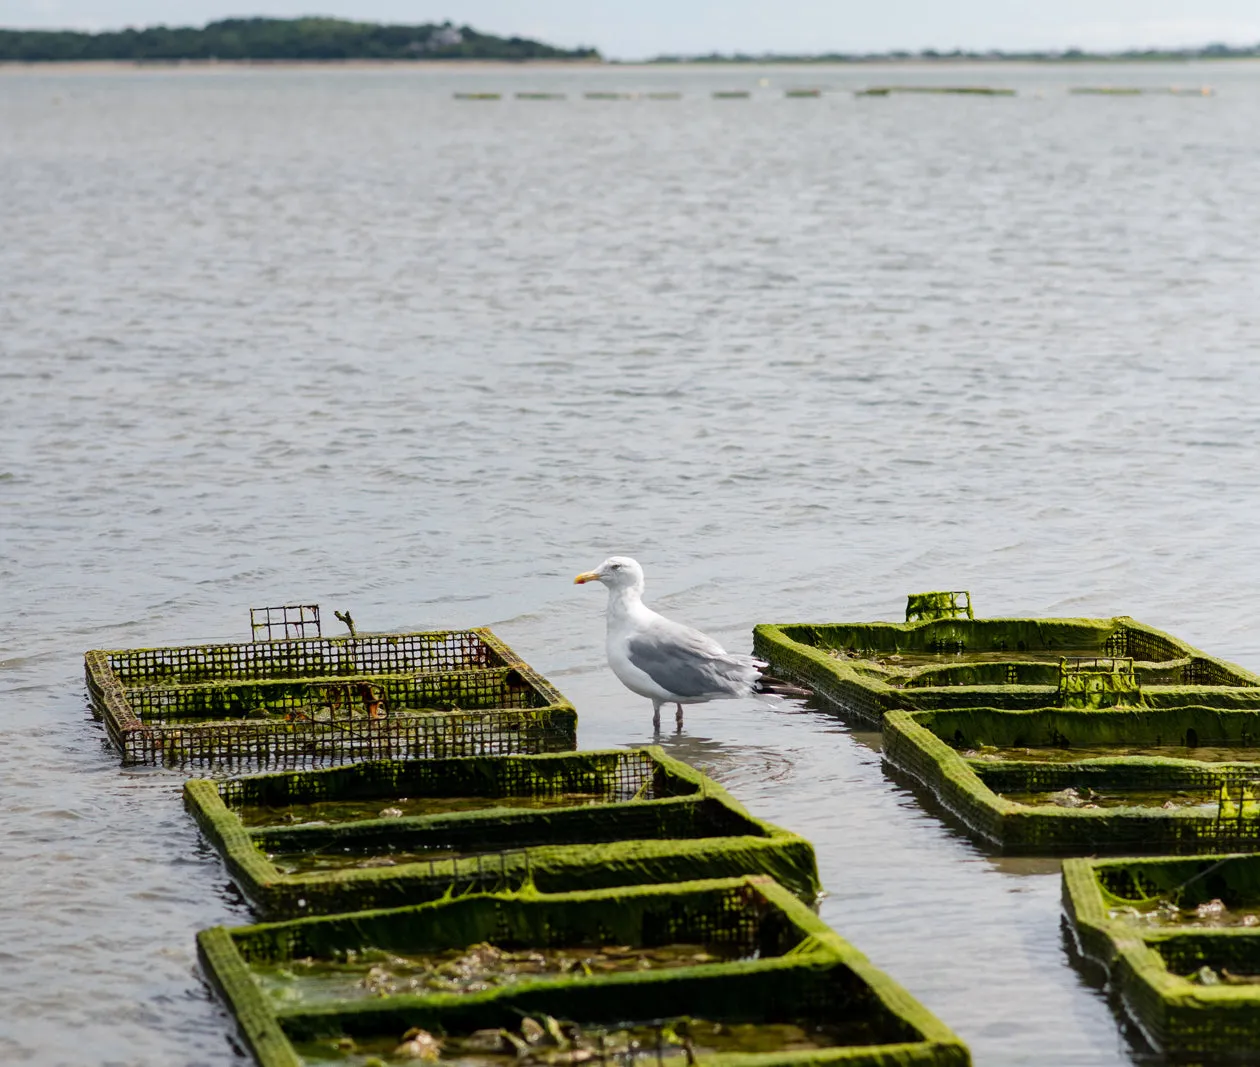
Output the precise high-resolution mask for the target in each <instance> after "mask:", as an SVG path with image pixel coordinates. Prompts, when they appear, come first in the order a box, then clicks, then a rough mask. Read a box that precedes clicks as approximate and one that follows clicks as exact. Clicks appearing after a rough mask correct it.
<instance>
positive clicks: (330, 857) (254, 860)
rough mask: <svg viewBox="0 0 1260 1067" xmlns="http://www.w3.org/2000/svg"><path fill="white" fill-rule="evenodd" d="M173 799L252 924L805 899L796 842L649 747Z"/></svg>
mask: <svg viewBox="0 0 1260 1067" xmlns="http://www.w3.org/2000/svg"><path fill="white" fill-rule="evenodd" d="M184 799H185V804H186V806H187V807H188V809H189V811H190V812H191V813H192V815H193V816H194V818H195V819H196V820H197V822H198V824H199V825H200V826H201V828H202V831H203V832H204V833H205V835H206V837H207V838H208V839H209V840H210V842H211V843H212V844H213V845H214V847H215V848H216V849H218V850H219V852H220V853H221V854H222V855H223V857H224V861H225V863H226V864H227V868H228V871H229V873H230V874H231V876H232V878H233V879H234V880H235V881H236V883H237V885H238V886H239V887H240V888H241V890H242V892H243V893H244V895H245V896H246V897H247V898H248V899H249V900H251V901H252V902H253V903H254V904H255V905H256V906H257V907H259V908H260V909H261V910H262V911H263V913H264V914H267V915H270V916H276V917H282V918H284V917H289V916H293V915H302V914H327V913H330V912H334V911H338V910H348V909H349V910H352V909H357V908H364V907H389V906H397V905H400V904H403V903H407V902H415V901H419V900H426V899H434V898H437V897H441V896H442V895H443V894H445V893H447V892H449V891H452V889H454V890H458V891H461V892H465V891H470V890H473V889H480V890H496V891H497V890H514V889H520V888H521V887H523V886H526V885H529V886H532V887H534V888H536V889H538V890H540V891H542V892H558V891H562V890H571V889H597V888H604V887H607V886H615V885H636V884H642V883H646V882H679V881H688V880H690V879H694V878H698V877H728V876H732V875H742V874H768V875H771V876H772V877H774V878H776V879H777V880H778V881H779V882H780V883H781V884H783V885H785V886H787V887H789V888H790V889H792V890H793V891H794V892H797V893H798V894H800V895H801V896H802V897H804V898H806V899H809V900H813V899H814V897H815V896H816V895H817V893H818V889H819V886H818V874H817V868H816V865H815V860H814V853H813V849H812V848H811V847H810V845H809V842H807V841H805V840H804V839H803V838H801V837H798V836H797V835H795V834H790V833H788V832H787V831H785V830H781V829H780V828H778V827H776V826H772V825H771V824H769V823H765V822H762V821H760V820H758V819H755V818H753V817H752V816H750V815H749V814H748V813H747V812H745V811H744V810H743V808H741V807H740V806H739V805H738V804H737V803H736V802H735V801H734V800H733V799H732V798H731V797H730V796H729V795H728V794H727V793H726V792H725V791H724V790H723V789H722V788H721V787H720V786H718V785H717V784H716V783H715V782H713V781H711V780H710V779H708V778H706V777H705V776H704V775H702V774H700V773H699V772H698V771H695V770H693V769H692V768H690V767H688V766H686V765H685V764H683V763H680V762H678V761H677V760H674V759H671V758H670V757H668V756H666V755H665V753H664V752H662V751H661V750H660V749H659V748H646V749H634V750H614V751H593V752H575V753H565V754H557V755H537V756H512V757H470V758H455V759H441V760H423V761H416V760H411V761H382V762H374V763H363V764H356V765H354V766H351V767H334V768H329V769H326V770H315V771H302V772H293V773H289V774H272V775H257V776H249V777H243V778H234V779H227V780H219V781H210V780H207V779H194V780H192V781H189V782H188V783H186V785H185V787H184Z"/></svg>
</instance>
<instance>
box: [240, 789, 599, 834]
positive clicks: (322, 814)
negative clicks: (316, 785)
mask: <svg viewBox="0 0 1260 1067" xmlns="http://www.w3.org/2000/svg"><path fill="white" fill-rule="evenodd" d="M608 802H609V797H608V796H607V795H606V794H604V793H560V794H555V795H552V796H545V797H377V798H374V799H372V800H359V801H353V800H317V801H313V802H311V803H310V804H286V805H284V806H282V807H270V806H268V805H265V804H242V805H240V807H238V808H234V809H233V810H234V811H236V814H237V815H239V816H240V819H241V822H243V823H244V824H245V825H246V826H292V825H300V824H302V823H343V822H361V821H362V820H364V819H400V818H403V817H415V816H424V815H450V814H453V813H455V812H460V811H485V810H486V809H487V808H524V809H527V810H541V809H546V808H578V807H585V806H587V805H590V804H606V803H608Z"/></svg>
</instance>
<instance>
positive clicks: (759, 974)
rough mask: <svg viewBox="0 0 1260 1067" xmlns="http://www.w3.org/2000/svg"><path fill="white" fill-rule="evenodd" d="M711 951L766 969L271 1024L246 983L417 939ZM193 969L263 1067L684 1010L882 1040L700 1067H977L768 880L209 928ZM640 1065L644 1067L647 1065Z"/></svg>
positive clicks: (699, 969) (727, 969) (505, 993)
mask: <svg viewBox="0 0 1260 1067" xmlns="http://www.w3.org/2000/svg"><path fill="white" fill-rule="evenodd" d="M705 936H708V937H713V936H716V937H718V938H722V939H727V938H733V939H735V943H741V944H742V943H743V942H744V941H745V939H746V941H747V944H748V945H750V946H751V945H753V944H755V945H757V947H758V948H759V949H760V950H761V952H760V956H759V958H756V959H744V960H739V961H733V962H727V963H710V964H699V965H694V966H689V967H682V968H678V969H671V970H667V971H659V970H658V971H646V972H638V973H622V974H616V975H607V976H591V977H586V976H577V977H567V976H566V977H560V976H554V977H539V978H534V979H526V980H523V981H520V982H517V983H513V984H511V985H508V986H504V987H500V988H498V989H493V990H490V991H487V992H478V993H464V994H454V995H452V994H441V993H428V994H415V995H395V996H387V997H384V998H379V999H376V998H373V999H368V1000H356V1001H349V1002H347V1001H341V1002H333V1003H330V1004H320V1005H318V1006H315V1005H312V1006H309V1007H307V1008H302V1007H300V1006H299V1007H292V1008H277V1007H276V1006H275V1004H274V1003H273V1002H272V1001H271V1000H270V999H268V998H267V997H266V996H265V994H264V993H263V992H262V991H261V989H260V988H259V986H258V985H257V983H256V982H255V981H254V979H253V977H252V976H251V974H250V969H249V964H250V961H251V960H259V959H261V960H276V959H280V960H283V959H289V958H293V956H294V955H295V954H297V953H312V952H313V953H321V952H328V951H333V952H336V951H338V950H341V951H344V949H345V948H346V947H350V946H353V945H356V944H362V943H363V942H364V940H365V939H369V938H370V939H374V940H376V941H378V942H379V941H387V942H389V943H391V944H393V945H395V946H396V945H397V944H398V942H399V939H403V940H405V942H406V944H407V945H408V946H409V947H410V948H412V949H414V948H415V947H416V946H417V945H418V944H421V943H423V942H424V941H425V940H426V939H427V940H428V941H429V942H430V943H432V942H434V941H436V942H439V943H442V944H444V945H448V946H451V947H459V946H460V944H461V943H463V944H467V943H469V940H470V939H472V940H473V941H476V940H494V939H500V940H502V939H505V938H510V939H511V940H512V941H513V942H514V943H516V944H519V945H521V946H523V947H547V946H551V945H556V944H557V943H559V944H560V945H563V944H564V943H565V941H564V939H565V938H571V937H577V938H580V939H583V940H585V941H587V942H588V943H589V942H594V943H601V942H604V943H606V942H607V941H609V940H615V941H616V942H618V943H625V944H630V945H645V944H661V943H665V942H667V941H669V940H671V939H688V940H695V939H698V938H699V937H705ZM198 955H199V957H200V959H201V963H202V967H203V970H204V971H205V973H206V975H207V976H208V977H209V979H210V982H211V984H212V985H213V986H214V988H215V989H216V990H217V991H218V992H219V994H220V996H221V997H222V998H223V1000H224V1001H225V1002H226V1004H227V1005H228V1008H229V1010H230V1011H231V1013H232V1014H233V1016H234V1017H235V1019H236V1021H237V1024H238V1026H239V1028H240V1031H241V1033H242V1035H243V1036H244V1038H245V1040H246V1043H247V1044H248V1046H249V1048H250V1050H251V1051H252V1052H253V1054H254V1056H255V1058H256V1059H257V1061H258V1063H259V1064H260V1067H300V1065H301V1064H302V1062H303V1061H302V1060H301V1058H300V1057H299V1056H298V1053H297V1051H296V1050H295V1048H294V1041H295V1040H301V1039H306V1040H312V1039H320V1038H329V1037H337V1036H340V1035H356V1036H364V1035H369V1034H372V1033H374V1032H375V1033H389V1034H401V1033H403V1032H404V1031H406V1030H407V1029H408V1028H409V1027H412V1026H421V1027H424V1028H426V1029H429V1030H431V1031H435V1032H438V1033H441V1032H444V1031H465V1032H467V1031H472V1030H477V1029H482V1028H486V1027H497V1026H507V1027H513V1028H514V1027H516V1026H518V1025H519V1023H520V1019H521V1017H522V1016H524V1015H528V1014H531V1013H532V1014H535V1015H542V1014H549V1015H552V1016H554V1017H557V1018H560V1019H570V1020H576V1021H580V1022H583V1023H587V1024H596V1025H598V1024H600V1023H606V1024H611V1025H614V1026H615V1025H617V1024H619V1023H620V1022H622V1021H624V1020H626V1019H629V1018H641V1019H644V1020H652V1019H656V1020H664V1019H666V1018H669V1017H671V1016H676V1015H677V1014H678V1009H679V1005H686V1006H687V1011H688V1012H689V1013H693V1014H700V1013H702V1012H704V1011H708V1012H709V1013H711V1014H714V1015H717V1016H718V1017H720V1018H725V1019H732V1017H734V1019H739V1018H741V1017H742V1018H744V1019H746V1020H748V1021H758V1020H763V1019H765V1020H770V1019H775V1018H778V1017H782V1016H787V1017H791V1018H799V1017H805V1018H808V1019H811V1020H816V1021H819V1022H829V1021H833V1020H835V1019H836V1018H837V1017H838V1016H841V1015H842V1014H843V1013H846V1012H847V1013H850V1014H851V1015H854V1016H857V1017H859V1018H862V1019H864V1020H865V1021H868V1022H869V1023H870V1024H871V1025H872V1027H873V1028H878V1031H879V1037H880V1038H881V1039H882V1040H877V1042H876V1043H873V1044H867V1045H856V1046H853V1045H850V1046H839V1047H833V1048H823V1049H820V1050H816V1051H814V1050H811V1051H810V1052H809V1053H808V1054H806V1053H802V1052H784V1053H780V1054H775V1053H761V1054H759V1055H755V1056H754V1055H751V1054H737V1055H727V1056H722V1057H706V1058H704V1059H703V1061H702V1062H703V1063H704V1064H706V1065H710V1064H712V1065H718V1064H720V1065H723V1067H743V1065H747V1067H774V1065H778V1064H783V1065H785V1067H786V1065H793V1064H798V1065H801V1067H805V1065H806V1064H819V1065H821V1064H830V1063H837V1064H844V1065H846V1067H894V1065H896V1067H916V1065H922V1067H927V1065H934V1067H947V1065H948V1067H967V1065H969V1064H970V1062H971V1061H970V1056H969V1054H968V1051H967V1048H966V1046H965V1045H963V1044H962V1042H961V1041H960V1040H959V1039H958V1038H957V1037H956V1036H955V1035H954V1034H953V1033H952V1032H950V1031H949V1029H948V1028H947V1027H945V1025H944V1024H943V1023H941V1022H940V1021H939V1020H938V1019H936V1017H935V1016H933V1015H932V1014H931V1013H930V1012H928V1011H927V1009H926V1008H924V1007H923V1006H922V1005H921V1004H919V1003H918V1002H917V1001H916V1000H914V998H913V997H911V996H910V994H909V993H907V992H906V991H905V990H904V989H903V988H902V987H901V986H900V985H898V984H897V983H896V982H894V981H893V980H892V979H891V978H890V977H889V976H888V975H886V974H884V973H883V972H881V971H879V970H877V969H876V968H875V967H873V966H872V965H871V964H870V962H869V961H868V960H867V959H866V957H865V956H863V955H862V954H861V953H860V952H859V951H858V950H857V949H855V948H854V947H853V946H851V945H850V944H848V942H846V941H844V940H843V939H841V938H840V937H839V936H838V935H836V934H835V933H834V932H833V931H832V930H831V929H830V928H829V927H827V926H826V924H825V923H823V922H822V921H821V920H820V919H819V918H818V917H817V916H816V915H815V914H814V913H813V912H812V911H810V909H809V908H807V907H806V906H805V905H803V904H802V903H801V902H800V901H798V900H797V899H795V898H794V897H793V896H792V894H791V893H789V892H788V891H787V890H785V889H784V888H783V887H781V886H779V885H777V884H776V883H775V882H774V881H773V880H771V879H769V878H759V877H752V878H739V879H724V880H709V881H690V882H683V883H680V884H673V885H650V886H636V887H632V888H623V889H611V890H610V889H603V890H595V891H574V892H566V893H558V894H537V893H523V894H499V895H484V894H477V895H473V896H466V897H463V898H460V899H458V900H448V901H440V902H434V903H429V904H421V905H418V906H413V907H408V908H400V909H396V910H378V911H368V912H358V913H354V914H351V915H339V916H334V917H331V918H318V919H300V920H296V921H293V922H288V923H278V924H268V925H262V926H253V927H244V928H237V929H234V930H229V929H225V928H223V927H216V928H214V929H211V930H206V931H203V932H202V933H201V934H199V935H198ZM643 1055H644V1056H645V1057H646V1058H647V1060H648V1062H650V1059H651V1055H652V1053H651V1051H650V1050H645V1051H644V1053H643ZM597 1062H598V1060H595V1061H592V1063H597ZM613 1062H614V1063H620V1062H622V1061H621V1060H620V1059H614V1061H613Z"/></svg>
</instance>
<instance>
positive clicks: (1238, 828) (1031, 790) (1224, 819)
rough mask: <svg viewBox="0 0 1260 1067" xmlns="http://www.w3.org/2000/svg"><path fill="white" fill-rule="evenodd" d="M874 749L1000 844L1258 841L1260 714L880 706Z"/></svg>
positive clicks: (1045, 847)
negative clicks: (879, 738)
mask: <svg viewBox="0 0 1260 1067" xmlns="http://www.w3.org/2000/svg"><path fill="white" fill-rule="evenodd" d="M883 757H884V760H885V765H886V767H887V768H888V770H889V771H890V773H891V774H892V775H893V777H900V778H905V779H909V781H910V783H911V784H912V785H915V786H917V787H919V788H920V789H923V790H926V791H927V792H928V793H930V794H931V796H932V797H933V799H934V800H935V801H936V802H938V803H939V804H941V805H942V806H943V807H944V808H945V810H946V813H947V815H948V817H949V818H950V819H951V820H952V821H955V822H957V823H960V824H961V825H962V826H963V827H964V828H965V829H966V831H967V832H968V833H969V834H970V835H971V836H972V837H973V838H975V839H977V840H979V841H981V842H983V843H985V844H987V845H989V846H992V847H995V848H997V849H999V850H1001V851H1005V852H1011V853H1021V854H1031V855H1071V854H1074V853H1075V854H1081V853H1104V852H1111V853H1115V852H1152V851H1164V852H1171V853H1194V852H1208V851H1212V850H1213V849H1220V848H1229V847H1240V848H1241V847H1246V848H1255V849H1260V781H1258V780H1260V711H1247V710H1241V711H1233V710H1222V709H1220V708H1208V707H1183V708H1144V709H1141V710H1140V711H1138V712H1136V713H1135V712H1134V710H1133V709H1131V708H1125V707H1114V708H1080V709H1068V708H1042V709H1037V710H1020V711H1010V710H1004V709H998V708H972V709H966V710H962V709H959V710H954V709H941V710H937V711H919V712H907V711H890V712H888V713H887V714H886V715H885V716H884V744H883Z"/></svg>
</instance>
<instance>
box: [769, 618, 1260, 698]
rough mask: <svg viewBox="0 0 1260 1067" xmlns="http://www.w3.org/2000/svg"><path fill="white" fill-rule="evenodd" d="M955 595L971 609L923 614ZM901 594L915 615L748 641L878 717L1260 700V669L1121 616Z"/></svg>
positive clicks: (788, 627) (788, 629)
mask: <svg viewBox="0 0 1260 1067" xmlns="http://www.w3.org/2000/svg"><path fill="white" fill-rule="evenodd" d="M959 596H966V597H967V600H966V603H965V611H966V613H967V614H968V617H966V618H962V617H941V618H932V617H926V618H922V617H921V616H922V615H923V614H925V613H926V614H928V615H929V616H930V615H931V614H932V611H931V610H930V609H932V608H935V610H936V611H937V612H939V613H941V614H944V615H946V616H948V615H949V614H950V613H951V612H952V611H958V612H961V611H963V610H964V605H963V604H962V602H958V603H957V604H956V605H955V606H954V607H953V608H951V609H950V611H946V610H945V609H944V608H943V607H942V605H941V604H940V603H937V601H938V600H939V598H944V597H953V598H957V597H959ZM909 600H910V604H909V606H908V608H907V616H910V615H912V614H913V615H915V616H916V619H917V621H912V622H905V623H892V622H878V623H817V624H813V623H790V624H780V625H769V624H763V625H760V626H758V627H756V629H755V630H754V631H753V644H754V649H755V651H756V653H757V655H759V656H761V657H762V658H763V659H765V660H767V661H768V662H769V663H770V666H771V669H772V670H773V671H774V673H775V674H776V675H778V676H780V677H784V678H788V679H791V680H792V681H795V682H800V683H802V684H804V685H807V686H809V687H810V688H812V689H813V690H814V692H815V693H816V694H817V695H818V696H819V697H820V698H822V699H824V700H826V701H828V702H830V703H831V704H833V705H835V706H837V707H838V708H839V709H841V710H842V711H845V712H850V713H853V714H855V715H857V716H858V717H860V718H862V719H865V720H867V721H870V722H875V723H878V721H879V720H880V719H881V718H882V717H883V715H884V713H885V712H887V711H889V710H892V709H907V710H926V709H929V708H967V707H972V708H978V707H984V708H1041V707H1047V706H1051V705H1055V704H1062V705H1064V706H1106V705H1108V704H1136V705H1140V706H1143V707H1155V708H1160V707H1178V706H1182V705H1189V704H1203V705H1209V706H1215V707H1235V708H1260V675H1255V674H1252V673H1251V672H1250V671H1246V670H1243V669H1242V668H1241V667H1237V666H1235V665H1234V664H1232V663H1227V662H1226V661H1224V660H1220V659H1215V658H1213V657H1211V656H1208V655H1207V654H1206V653H1203V652H1200V651H1199V650H1198V649H1195V648H1192V647H1191V646H1189V645H1187V644H1185V643H1184V642H1182V641H1179V640H1178V639H1177V638H1175V637H1173V636H1171V635H1170V634H1166V633H1163V632H1162V631H1160V630H1156V629H1153V628H1152V627H1150V626H1146V625H1144V624H1143V623H1140V622H1137V621H1136V620H1134V619H1131V618H1129V617H1128V616H1125V615H1121V616H1118V617H1116V618H1113V619H975V618H971V617H970V613H971V601H970V597H969V596H968V595H967V594H965V593H930V594H917V595H916V596H911V597H910V598H909ZM1100 660H1107V661H1110V663H1109V664H1107V665H1104V664H1103V663H1100V662H1099V661H1100ZM1129 660H1131V661H1133V662H1132V663H1131V664H1128V663H1127V662H1126V661H1129Z"/></svg>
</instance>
